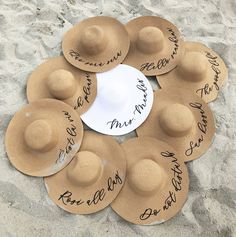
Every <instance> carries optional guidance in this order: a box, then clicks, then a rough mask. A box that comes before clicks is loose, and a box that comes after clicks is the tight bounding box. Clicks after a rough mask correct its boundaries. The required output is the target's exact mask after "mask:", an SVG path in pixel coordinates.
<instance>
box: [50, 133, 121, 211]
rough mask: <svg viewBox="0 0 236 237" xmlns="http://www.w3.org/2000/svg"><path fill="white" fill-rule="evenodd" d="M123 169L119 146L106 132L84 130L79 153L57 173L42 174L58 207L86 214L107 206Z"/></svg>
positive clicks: (115, 191) (118, 185)
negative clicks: (45, 175)
mask: <svg viewBox="0 0 236 237" xmlns="http://www.w3.org/2000/svg"><path fill="white" fill-rule="evenodd" d="M125 173H126V159H125V153H124V151H123V149H122V147H121V146H120V145H119V144H118V143H117V142H116V141H115V140H114V139H113V138H112V137H109V136H104V135H99V134H98V133H95V132H89V131H86V132H85V134H84V138H83V143H82V146H81V149H80V151H79V153H77V155H76V156H75V157H74V159H73V160H72V161H71V162H70V164H69V165H68V166H67V167H65V168H64V169H63V170H62V171H60V172H58V173H57V174H55V175H53V176H50V177H47V178H45V185H46V188H47V190H48V194H49V196H50V198H51V199H52V200H53V201H54V202H55V203H56V204H57V205H58V206H59V207H61V208H62V209H64V210H66V211H68V212H71V213H75V214H89V213H93V212H97V211H99V210H102V209H103V208H105V207H106V206H108V205H109V204H110V203H111V202H112V201H113V200H114V199H115V197H116V196H117V195H118V193H119V192H120V190H121V188H122V186H123V183H124V179H125Z"/></svg>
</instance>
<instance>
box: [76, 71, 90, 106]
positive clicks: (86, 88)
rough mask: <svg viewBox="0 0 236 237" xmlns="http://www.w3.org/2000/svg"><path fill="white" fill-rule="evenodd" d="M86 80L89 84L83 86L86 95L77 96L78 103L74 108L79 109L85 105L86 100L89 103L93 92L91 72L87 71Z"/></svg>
mask: <svg viewBox="0 0 236 237" xmlns="http://www.w3.org/2000/svg"><path fill="white" fill-rule="evenodd" d="M86 80H87V85H86V86H83V92H84V96H79V97H78V98H77V105H76V106H74V109H78V108H80V107H82V106H83V105H84V101H86V102H87V103H88V104H89V102H90V101H89V96H90V94H91V85H92V80H91V78H90V74H89V73H88V72H86Z"/></svg>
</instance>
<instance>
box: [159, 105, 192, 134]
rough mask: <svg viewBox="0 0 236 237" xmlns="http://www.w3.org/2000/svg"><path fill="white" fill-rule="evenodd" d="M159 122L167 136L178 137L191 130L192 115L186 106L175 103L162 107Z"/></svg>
mask: <svg viewBox="0 0 236 237" xmlns="http://www.w3.org/2000/svg"><path fill="white" fill-rule="evenodd" d="M159 123H160V126H161V127H162V129H163V130H164V131H165V132H166V133H167V134H168V135H169V136H172V137H180V136H184V135H186V134H188V133H189V132H190V131H191V129H192V128H193V125H194V116H193V114H192V112H191V110H190V109H189V108H188V107H187V106H185V105H182V104H178V103H176V104H171V105H168V106H166V107H165V108H163V109H162V111H161V114H160V117H159Z"/></svg>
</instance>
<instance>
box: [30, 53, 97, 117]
mask: <svg viewBox="0 0 236 237" xmlns="http://www.w3.org/2000/svg"><path fill="white" fill-rule="evenodd" d="M96 94H97V78H96V74H95V73H91V72H85V71H82V70H79V69H78V68H76V67H74V66H72V65H71V64H69V63H68V62H67V61H66V60H65V58H64V57H62V56H61V57H55V58H51V59H49V60H47V61H45V62H44V63H42V64H41V65H39V66H38V67H37V68H36V69H35V70H34V71H33V73H32V74H31V75H30V77H29V79H28V82H27V98H28V101H29V102H33V101H36V100H39V99H44V98H53V99H58V100H61V101H63V102H65V103H67V104H69V105H70V106H72V107H73V108H74V109H75V110H76V111H78V112H79V114H83V113H84V112H86V111H87V110H88V109H89V107H90V106H91V105H92V104H93V101H94V100H95V98H96Z"/></svg>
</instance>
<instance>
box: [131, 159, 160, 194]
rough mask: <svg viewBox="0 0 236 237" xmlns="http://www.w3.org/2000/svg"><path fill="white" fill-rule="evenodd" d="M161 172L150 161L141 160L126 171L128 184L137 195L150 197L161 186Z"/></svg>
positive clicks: (154, 163)
mask: <svg viewBox="0 0 236 237" xmlns="http://www.w3.org/2000/svg"><path fill="white" fill-rule="evenodd" d="M163 177H164V174H163V170H162V168H161V167H160V166H159V165H158V164H157V163H156V162H155V161H153V160H151V159H143V160H140V161H138V162H137V163H136V164H134V165H133V166H132V167H131V168H130V170H129V171H128V183H129V185H130V187H131V188H132V189H133V190H134V191H135V192H136V193H138V194H140V195H143V196H150V195H152V194H154V193H155V192H156V191H157V190H158V189H159V188H161V186H162V185H163Z"/></svg>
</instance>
